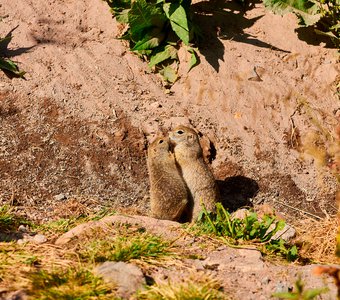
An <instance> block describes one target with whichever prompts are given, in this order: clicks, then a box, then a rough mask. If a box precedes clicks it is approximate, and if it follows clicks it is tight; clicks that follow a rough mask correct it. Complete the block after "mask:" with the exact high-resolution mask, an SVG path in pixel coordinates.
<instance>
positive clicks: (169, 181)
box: [147, 137, 188, 221]
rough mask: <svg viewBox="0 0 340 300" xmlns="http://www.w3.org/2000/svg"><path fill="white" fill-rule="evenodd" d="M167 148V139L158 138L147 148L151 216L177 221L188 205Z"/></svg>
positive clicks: (180, 180)
mask: <svg viewBox="0 0 340 300" xmlns="http://www.w3.org/2000/svg"><path fill="white" fill-rule="evenodd" d="M169 147H170V143H169V139H168V138H165V137H159V138H157V139H156V140H155V141H154V142H152V143H151V144H150V146H149V148H148V160H147V163H148V170H149V178H150V201H151V215H152V217H154V218H157V219H164V220H173V221H178V220H179V218H180V217H181V215H182V213H183V210H184V209H185V207H186V206H187V204H188V193H187V187H186V185H185V183H184V180H183V178H182V177H181V176H180V173H179V170H178V169H177V166H176V162H175V156H174V154H173V153H171V152H170V151H169Z"/></svg>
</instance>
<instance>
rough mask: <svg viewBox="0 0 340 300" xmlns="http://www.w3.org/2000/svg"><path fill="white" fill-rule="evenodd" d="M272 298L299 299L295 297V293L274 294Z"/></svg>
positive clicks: (297, 296)
mask: <svg viewBox="0 0 340 300" xmlns="http://www.w3.org/2000/svg"><path fill="white" fill-rule="evenodd" d="M272 296H273V297H277V298H280V299H292V300H295V299H296V300H298V299H299V295H297V294H296V293H290V292H286V293H285V292H283V293H274V294H273V295H272Z"/></svg>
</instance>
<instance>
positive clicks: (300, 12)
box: [263, 0, 340, 47]
mask: <svg viewBox="0 0 340 300" xmlns="http://www.w3.org/2000/svg"><path fill="white" fill-rule="evenodd" d="M263 3H264V5H265V6H266V7H267V8H269V9H271V10H272V11H273V12H274V13H278V14H281V15H282V14H285V13H289V12H292V13H294V14H296V15H297V17H298V18H299V25H301V26H311V27H313V28H314V30H315V32H316V33H317V34H321V35H324V36H327V37H329V38H330V39H331V40H332V41H333V43H334V45H335V46H336V47H340V1H339V0H263Z"/></svg>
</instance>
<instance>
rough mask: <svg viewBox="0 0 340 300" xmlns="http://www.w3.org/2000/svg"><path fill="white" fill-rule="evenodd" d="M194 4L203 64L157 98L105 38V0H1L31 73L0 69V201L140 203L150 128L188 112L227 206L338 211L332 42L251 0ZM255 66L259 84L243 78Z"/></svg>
mask: <svg viewBox="0 0 340 300" xmlns="http://www.w3.org/2000/svg"><path fill="white" fill-rule="evenodd" d="M195 9H196V11H197V14H196V17H197V22H199V23H200V24H201V26H202V28H203V30H204V33H205V36H206V40H205V42H204V44H203V45H201V50H200V52H201V64H200V65H199V66H198V67H196V68H194V69H193V70H192V72H190V73H189V74H188V75H185V74H184V75H183V76H182V78H181V79H180V80H179V81H178V82H177V83H176V84H175V85H174V86H173V87H172V89H171V91H172V92H173V93H172V94H171V95H166V94H165V93H164V89H163V88H162V86H161V84H160V81H159V79H158V78H157V76H155V75H152V74H148V69H147V66H146V64H145V63H143V62H141V61H140V60H139V59H138V58H137V57H136V56H134V55H133V54H131V53H129V52H127V50H126V47H125V46H124V45H123V44H122V42H120V41H118V40H115V39H114V38H115V36H116V34H117V33H118V29H117V24H116V23H115V21H114V20H113V19H112V16H111V14H110V12H109V9H108V6H107V5H106V3H104V2H103V1H99V0H84V1H79V0H68V1H61V0H60V1H59V0H47V1H33V0H23V1H12V0H11V1H10V0H3V1H2V3H1V4H0V16H5V18H3V19H2V21H1V23H0V24H1V26H0V34H1V35H2V36H3V35H5V34H7V33H8V32H10V31H11V30H13V29H14V28H15V30H14V31H13V42H12V43H11V47H10V49H9V51H8V52H7V55H8V56H11V57H12V59H14V60H15V61H17V62H18V63H19V65H20V67H21V68H22V69H24V70H25V71H27V75H26V80H21V79H9V78H7V77H6V76H5V75H4V74H0V76H1V82H0V91H1V100H0V117H1V119H0V122H1V128H0V133H1V136H0V149H1V152H0V172H1V179H0V195H1V201H2V202H9V201H11V202H12V203H13V204H15V205H16V206H18V209H22V210H23V211H24V212H26V213H29V214H30V215H31V216H32V215H33V216H34V217H35V218H38V219H41V218H50V217H55V215H56V212H55V207H56V206H58V202H57V200H56V199H59V200H60V199H61V201H62V199H63V198H70V197H74V198H77V199H78V200H79V201H83V202H85V203H86V204H87V205H88V206H89V207H90V209H91V208H93V209H96V208H98V207H99V206H102V205H109V206H113V207H116V208H117V207H118V208H120V207H122V206H123V207H125V206H128V207H134V208H137V209H138V210H139V211H140V212H141V213H146V211H147V208H148V201H147V194H148V183H147V173H146V170H145V168H146V165H145V145H146V142H147V139H150V138H152V137H153V136H154V135H155V134H156V133H157V131H158V130H168V129H169V128H170V127H171V126H173V125H175V124H177V123H190V124H191V125H192V126H194V127H195V128H197V129H198V130H200V131H201V132H202V134H203V136H204V137H205V144H206V145H209V141H208V139H209V140H210V141H211V143H212V144H210V146H211V145H213V148H212V150H216V158H215V159H214V160H213V163H212V167H213V169H214V172H215V174H216V177H217V178H218V179H219V180H220V184H221V188H222V190H223V193H224V196H225V198H226V200H228V201H229V200H234V202H233V203H232V204H230V206H239V205H242V204H251V203H250V202H249V201H248V200H249V199H250V198H251V200H253V202H255V203H262V202H269V203H272V204H273V205H274V206H275V207H277V208H278V209H279V210H280V211H281V212H283V213H286V216H287V217H289V216H290V217H291V216H293V217H294V216H297V215H299V212H298V211H296V210H295V209H292V208H288V206H287V205H286V204H288V205H290V206H292V207H295V208H298V209H300V210H303V211H308V212H310V213H312V214H315V215H319V216H322V217H324V216H325V215H327V214H334V212H335V203H334V197H335V191H336V189H337V185H336V181H335V179H334V177H333V175H332V174H331V171H330V169H329V168H328V167H327V166H325V165H326V164H328V165H329V166H334V162H333V154H332V153H330V154H326V152H325V148H326V147H327V148H329V149H331V147H332V146H333V144H334V128H335V126H336V124H337V118H338V116H339V110H338V109H339V99H338V98H337V95H336V90H335V81H336V76H338V74H339V64H338V62H337V61H336V60H337V55H336V51H335V50H334V49H326V48H324V47H322V46H312V45H308V44H307V43H306V42H304V41H301V40H299V39H298V37H297V35H296V34H295V33H294V28H295V25H296V20H295V17H294V16H290V15H287V16H285V17H280V16H275V15H272V14H271V13H269V12H266V11H265V9H264V8H263V7H262V5H260V4H257V5H256V7H255V8H254V9H253V10H251V11H249V12H248V13H247V14H246V15H244V16H243V15H242V14H240V13H238V12H237V11H235V10H233V9H234V8H233V7H230V3H228V2H216V3H215V4H214V6H210V5H207V4H206V3H204V2H200V3H196V4H195ZM312 38H313V37H312ZM254 68H255V69H256V72H257V73H258V74H259V76H260V77H261V79H262V81H253V80H249V79H251V77H253V76H254V74H253V70H254ZM207 141H208V142H207ZM206 148H207V149H208V148H209V147H206ZM208 150H209V149H208ZM213 152H214V151H213ZM333 152H334V151H333ZM311 154H312V155H311ZM315 158H316V159H315ZM318 163H319V166H318ZM56 195H57V196H58V197H55V196H56ZM235 200H236V202H237V203H235ZM282 203H283V205H282ZM41 212H44V214H43V215H42V214H41Z"/></svg>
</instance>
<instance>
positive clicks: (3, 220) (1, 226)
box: [0, 205, 31, 232]
mask: <svg viewBox="0 0 340 300" xmlns="http://www.w3.org/2000/svg"><path fill="white" fill-rule="evenodd" d="M19 225H31V223H30V222H29V221H27V220H25V219H23V218H21V217H18V216H16V215H15V214H14V213H13V208H12V207H10V206H9V205H3V206H0V232H10V231H16V230H17V229H18V227H19Z"/></svg>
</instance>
